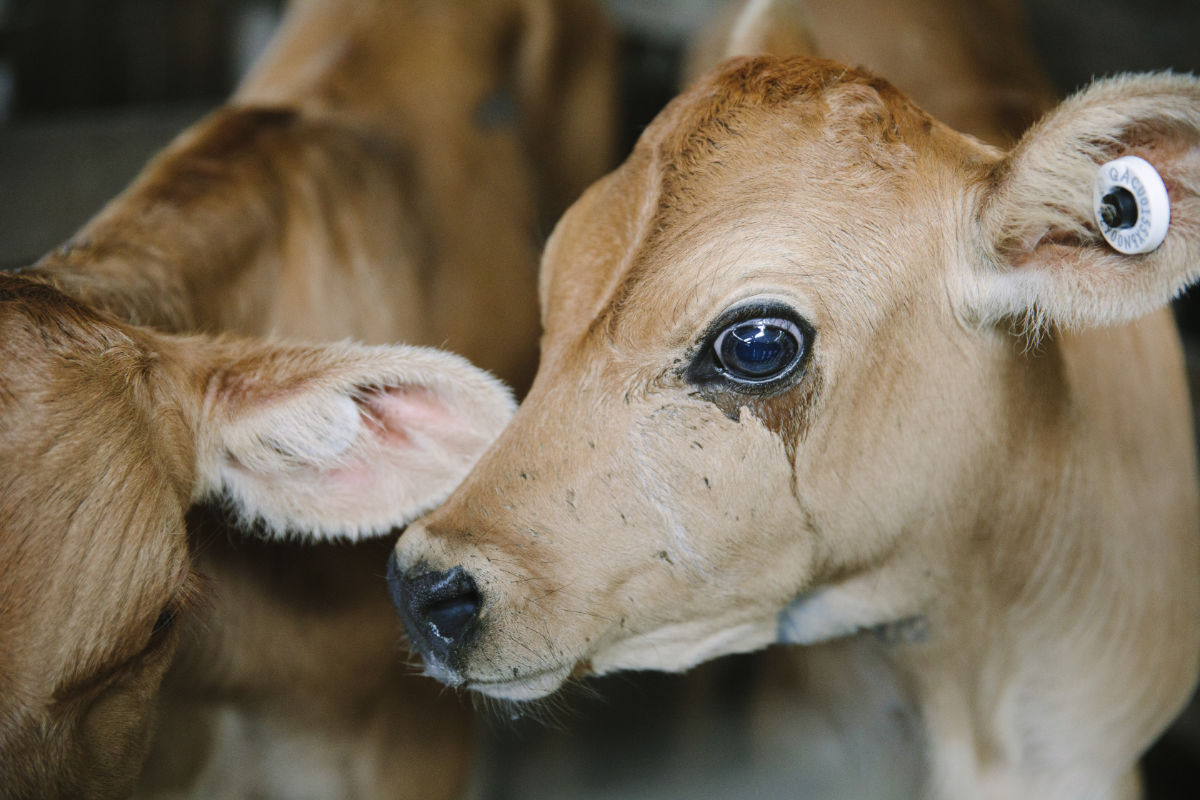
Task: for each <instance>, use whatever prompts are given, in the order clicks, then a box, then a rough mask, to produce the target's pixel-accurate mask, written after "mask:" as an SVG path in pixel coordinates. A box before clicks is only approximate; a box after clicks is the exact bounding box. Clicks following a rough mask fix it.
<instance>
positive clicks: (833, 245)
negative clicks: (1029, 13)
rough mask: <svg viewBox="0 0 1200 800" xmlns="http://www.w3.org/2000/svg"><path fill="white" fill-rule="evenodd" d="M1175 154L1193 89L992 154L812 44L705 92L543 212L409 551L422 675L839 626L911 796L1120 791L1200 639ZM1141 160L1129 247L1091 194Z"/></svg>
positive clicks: (1181, 146) (523, 690) (1172, 701)
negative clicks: (891, 722) (617, 163)
mask: <svg viewBox="0 0 1200 800" xmlns="http://www.w3.org/2000/svg"><path fill="white" fill-rule="evenodd" d="M1198 147H1200V85H1198V84H1197V82H1196V81H1195V80H1194V79H1191V78H1183V77H1174V76H1167V75H1159V76H1143V77H1126V78H1119V79H1114V80H1111V81H1109V82H1105V83H1099V84H1097V85H1096V86H1094V87H1092V88H1091V89H1089V90H1087V91H1085V92H1083V93H1081V94H1080V95H1079V96H1077V97H1075V98H1073V99H1071V100H1069V101H1068V102H1066V103H1064V104H1063V105H1062V106H1061V107H1060V108H1059V109H1057V110H1055V111H1053V112H1051V113H1050V114H1049V115H1047V117H1046V118H1044V119H1043V120H1042V121H1041V122H1040V123H1039V124H1038V125H1036V126H1035V127H1034V128H1033V129H1031V131H1030V132H1029V133H1027V134H1026V135H1025V136H1024V137H1023V138H1022V140H1021V141H1020V142H1019V143H1018V144H1017V145H1016V147H1015V148H1014V149H1013V150H1012V151H1011V152H1009V153H1003V152H1001V151H999V150H996V149H993V148H991V147H989V146H986V145H983V144H981V143H980V142H978V141H977V140H975V139H972V138H970V137H968V136H964V135H960V134H958V133H956V132H954V131H953V130H951V129H949V128H948V127H946V126H944V125H942V124H940V123H938V122H937V121H935V120H933V119H931V118H930V117H929V116H927V115H926V114H925V113H924V112H922V111H921V110H920V109H918V108H917V107H915V106H914V105H913V104H911V103H910V102H909V101H908V100H907V99H906V98H905V97H904V96H903V95H902V94H900V93H899V92H897V91H896V90H895V89H893V88H892V87H891V86H890V85H889V84H887V83H886V82H884V81H882V80H879V79H877V78H875V77H873V76H871V75H869V74H864V73H862V72H859V71H856V70H854V69H849V68H846V67H843V66H841V65H838V64H834V63H831V62H824V61H816V60H806V59H782V60H781V59H775V58H758V59H749V60H735V61H733V62H730V63H728V64H726V65H724V66H723V68H721V69H719V70H718V71H717V72H715V73H714V74H712V75H710V76H708V77H707V78H705V79H703V80H702V81H700V82H699V83H698V84H697V85H695V86H694V87H693V88H692V89H690V90H689V91H688V92H686V93H685V94H683V95H682V96H681V97H679V98H677V99H676V100H675V101H674V102H673V103H672V104H671V105H670V106H668V108H667V109H666V110H665V111H664V112H663V113H662V114H660V116H659V117H658V119H657V120H656V121H655V122H654V123H653V124H652V125H651V126H650V127H649V128H648V129H647V130H646V132H645V133H644V134H643V136H642V138H641V140H640V142H639V143H638V145H637V147H636V149H635V151H634V152H633V154H632V155H631V156H630V158H629V159H628V160H627V161H626V163H625V164H624V165H623V166H622V167H621V168H620V169H618V170H617V171H616V172H614V173H613V174H611V175H610V176H609V177H607V178H605V179H604V180H602V181H600V182H599V183H597V184H596V185H594V186H593V187H592V188H591V189H590V190H589V191H588V192H587V193H586V194H585V195H584V196H583V198H582V199H581V200H580V201H579V202H578V203H576V205H575V206H574V207H573V208H572V209H571V210H570V211H569V212H568V213H567V215H566V216H565V217H564V219H563V220H562V221H561V222H560V223H559V225H558V227H557V229H556V230H555V232H554V234H553V236H552V237H551V241H550V243H549V246H548V248H547V251H546V254H545V256H544V260H543V265H542V274H541V285H540V291H541V300H542V309H543V312H542V316H543V323H544V326H545V335H544V337H543V342H542V361H541V365H540V367H539V371H538V374H537V377H536V378H535V381H534V385H533V388H532V390H531V392H530V393H529V395H528V397H527V399H526V400H525V401H524V403H523V404H522V406H521V408H520V410H519V411H518V413H517V415H516V417H515V418H514V420H513V421H512V423H510V425H509V426H508V427H507V428H506V429H505V432H504V433H503V434H502V435H501V437H500V439H499V440H498V441H497V442H496V443H494V444H493V445H492V447H491V448H490V449H489V450H488V451H487V452H486V453H485V455H484V456H483V458H482V459H481V461H480V462H479V463H478V464H477V465H476V467H475V468H474V469H473V471H472V472H471V473H470V474H469V475H468V477H467V478H466V480H465V481H464V483H463V484H461V485H460V487H459V488H458V489H457V490H456V491H455V493H454V494H452V496H451V498H450V500H449V501H448V502H447V503H446V504H445V505H444V506H442V507H440V508H439V509H438V510H436V511H435V512H433V513H432V514H430V515H429V516H428V517H426V518H425V519H424V520H423V521H421V522H419V523H417V524H415V525H413V526H412V527H410V529H409V530H408V532H407V533H406V534H405V535H404V536H403V537H402V539H401V541H400V543H399V545H398V546H397V550H396V553H395V555H394V559H393V561H392V564H391V582H392V587H393V595H394V599H395V600H396V603H397V606H398V608H399V610H400V612H401V615H402V616H403V617H404V618H405V621H406V623H407V625H408V628H409V630H410V633H411V634H412V636H413V638H414V640H415V641H416V642H417V643H418V646H419V647H420V648H421V651H422V654H423V656H424V659H425V663H426V667H427V670H428V671H429V672H430V673H431V674H433V675H435V676H436V677H438V678H440V679H441V680H443V681H445V682H447V683H450V684H452V685H461V686H466V687H469V688H471V689H475V690H478V691H480V692H483V693H486V694H489V695H493V696H496V697H501V698H510V699H528V698H535V697H540V696H542V695H545V694H547V693H549V692H551V691H553V690H554V689H556V688H557V687H558V686H559V685H560V684H562V683H563V682H564V681H565V680H566V679H567V678H568V677H569V676H572V675H576V676H578V675H586V674H590V673H596V674H599V673H606V672H611V671H614V670H619V669H662V670H683V669H686V668H688V667H690V666H692V665H694V664H697V663H699V662H701V661H704V660H707V659H711V658H714V657H717V656H720V655H723V654H726V653H733V652H739V651H747V650H754V649H757V648H761V647H764V646H766V645H768V644H771V643H774V642H785V643H801V644H819V643H823V642H827V641H830V640H834V639H841V638H844V637H857V638H858V639H862V640H863V641H864V642H865V646H866V647H867V648H868V649H870V650H872V652H873V655H872V658H880V659H882V661H883V662H884V663H886V664H887V665H889V667H888V668H889V669H890V670H891V671H892V672H893V674H894V675H895V677H896V681H897V685H899V686H901V687H904V688H903V694H905V696H906V698H907V701H908V702H910V703H911V704H912V707H913V709H914V710H915V712H916V714H917V715H918V718H919V719H920V721H921V725H920V727H921V729H922V730H923V740H924V742H925V745H926V749H927V752H928V758H927V767H928V769H927V777H926V783H927V790H928V791H929V792H930V793H931V794H932V795H933V796H936V797H944V798H959V797H994V798H999V797H1011V798H1032V797H1045V798H1051V797H1054V798H1062V797H1080V798H1082V797H1119V796H1125V797H1128V796H1135V795H1136V793H1137V778H1136V763H1137V760H1138V758H1139V756H1140V754H1141V753H1142V752H1143V750H1144V749H1145V748H1146V747H1147V746H1148V744H1149V743H1150V742H1151V741H1152V739H1153V738H1154V737H1155V736H1156V735H1157V734H1158V733H1159V732H1160V731H1161V730H1162V729H1163V728H1164V727H1165V726H1166V725H1167V723H1168V722H1169V721H1170V719H1171V718H1172V716H1173V715H1174V714H1175V713H1176V711H1177V710H1178V709H1179V708H1180V706H1181V705H1182V703H1183V702H1184V701H1185V699H1186V698H1187V696H1188V694H1189V693H1190V691H1191V689H1192V687H1193V685H1194V682H1195V679H1196V674H1197V655H1198V654H1200V641H1198V637H1200V626H1198V625H1197V623H1198V621H1200V619H1198V615H1200V582H1198V577H1200V547H1198V544H1200V543H1198V540H1197V521H1198V520H1197V491H1196V465H1195V458H1194V454H1193V439H1192V430H1191V423H1190V413H1189V406H1188V398H1187V392H1186V388H1185V382H1184V375H1183V365H1182V357H1181V350H1180V344H1179V341H1178V337H1177V334H1176V332H1175V331H1174V329H1173V324H1172V321H1171V318H1170V316H1169V314H1168V312H1167V311H1166V310H1164V309H1163V306H1164V305H1165V304H1166V302H1167V301H1168V299H1169V298H1170V297H1171V296H1173V294H1174V293H1176V292H1178V291H1179V290H1180V289H1181V288H1182V287H1183V286H1185V285H1186V284H1187V283H1188V282H1189V281H1191V280H1192V279H1193V278H1194V277H1196V274H1197V271H1198V270H1200V201H1198V199H1197V189H1198V187H1200V149H1198ZM1129 153H1134V154H1138V155H1141V156H1142V157H1144V158H1146V159H1147V160H1149V161H1151V162H1152V163H1154V164H1155V166H1156V167H1157V169H1158V170H1159V172H1160V173H1161V174H1162V175H1163V178H1164V180H1165V182H1166V184H1167V186H1168V188H1169V191H1170V196H1171V213H1172V222H1171V229H1170V232H1169V233H1168V235H1167V239H1166V241H1165V242H1164V243H1163V245H1162V246H1161V247H1160V248H1159V249H1158V250H1156V251H1154V252H1152V253H1149V254H1145V255H1140V256H1124V255H1120V254H1118V253H1115V252H1114V251H1112V250H1110V249H1109V248H1108V247H1107V245H1106V244H1105V243H1104V242H1103V240H1102V239H1101V238H1100V235H1099V233H1098V231H1097V226H1096V223H1095V222H1094V218H1093V209H1092V197H1091V191H1092V181H1093V177H1094V175H1095V173H1096V170H1097V169H1098V167H1099V165H1100V164H1101V163H1103V162H1105V161H1107V160H1108V159H1110V158H1115V157H1117V156H1120V155H1124V154H1129ZM840 652H842V653H844V654H848V655H847V657H852V656H853V654H854V653H856V652H862V651H861V649H856V648H847V649H845V650H842V651H840Z"/></svg>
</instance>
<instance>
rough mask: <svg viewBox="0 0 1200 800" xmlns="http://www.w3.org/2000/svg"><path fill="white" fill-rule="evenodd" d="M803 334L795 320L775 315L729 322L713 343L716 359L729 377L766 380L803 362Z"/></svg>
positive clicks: (742, 381)
mask: <svg viewBox="0 0 1200 800" xmlns="http://www.w3.org/2000/svg"><path fill="white" fill-rule="evenodd" d="M803 343H804V334H802V333H801V332H800V329H799V328H798V327H796V323H794V322H791V321H790V320H786V319H777V318H774V317H770V318H766V319H751V320H747V321H745V322H739V323H737V324H736V325H730V326H729V327H728V328H726V329H725V330H723V331H721V333H720V334H719V335H718V336H717V340H716V342H714V343H713V359H714V360H715V361H716V364H717V367H718V368H719V369H720V370H721V372H723V373H724V374H725V376H726V377H727V378H729V379H730V380H733V381H736V382H738V383H765V382H766V381H773V380H776V379H777V378H781V377H783V376H784V375H786V374H787V373H789V372H791V371H792V370H794V369H795V368H796V365H797V364H799V363H800V354H801V352H802V350H803Z"/></svg>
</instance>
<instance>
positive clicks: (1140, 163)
mask: <svg viewBox="0 0 1200 800" xmlns="http://www.w3.org/2000/svg"><path fill="white" fill-rule="evenodd" d="M1092 209H1093V212H1094V213H1095V215H1096V224H1097V225H1099V226H1100V233H1101V234H1102V235H1103V236H1104V239H1105V241H1107V242H1108V243H1109V244H1110V245H1112V248H1113V249H1114V250H1116V251H1117V252H1120V253H1125V254H1127V255H1136V254H1139V253H1149V252H1150V251H1152V250H1155V249H1156V248H1157V247H1158V246H1159V245H1160V244H1162V243H1163V239H1165V238H1166V237H1167V227H1168V225H1170V222H1171V201H1170V199H1169V198H1168V197H1167V187H1166V184H1164V183H1163V179H1162V176H1161V175H1159V174H1158V170H1156V169H1155V168H1154V166H1153V165H1152V164H1151V163H1150V162H1149V161H1146V160H1145V159H1143V158H1138V157H1137V156H1123V157H1121V158H1118V159H1116V160H1115V161H1109V162H1108V163H1107V164H1104V165H1102V166H1101V167H1100V169H1099V170H1097V172H1096V180H1095V182H1094V183H1093V186H1092Z"/></svg>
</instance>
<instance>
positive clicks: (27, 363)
mask: <svg viewBox="0 0 1200 800" xmlns="http://www.w3.org/2000/svg"><path fill="white" fill-rule="evenodd" d="M0 363H3V364H4V367H3V370H2V371H0V412H2V413H0V465H3V466H2V473H0V486H3V491H2V492H0V563H3V565H4V568H3V570H2V571H0V641H3V643H4V644H3V647H0V752H3V754H4V759H3V760H4V769H3V771H2V772H0V796H3V797H33V796H37V797H51V796H76V797H78V796H88V797H103V796H112V795H121V794H124V793H127V792H128V791H129V790H130V788H131V787H132V785H133V783H134V781H135V780H136V779H137V777H138V775H139V773H140V766H141V758H142V757H143V755H144V751H145V747H146V745H147V741H148V738H149V733H150V730H151V727H152V720H153V713H154V698H155V694H156V692H157V689H158V686H159V683H160V681H161V679H162V677H163V674H164V672H165V671H166V668H167V666H168V665H169V663H170V661H171V659H172V655H173V653H174V652H175V649H176V638H177V635H176V633H175V626H174V624H173V623H174V622H175V620H176V619H177V618H178V617H180V615H184V614H187V613H188V607H189V604H193V603H196V602H203V592H204V587H203V585H202V584H201V582H200V581H199V580H198V579H197V577H196V575H195V574H194V572H193V570H192V557H191V553H190V552H189V539H188V536H187V532H186V530H185V522H184V516H185V513H186V512H187V511H188V509H189V507H191V506H192V505H194V504H196V503H198V502H202V501H205V500H217V501H218V502H223V503H225V504H226V505H227V506H228V508H229V509H230V511H231V512H232V513H233V514H234V515H235V516H236V517H238V518H240V520H241V521H242V523H243V524H244V526H245V527H246V528H248V529H252V530H254V531H255V534H254V535H259V536H266V537H278V536H300V537H316V538H337V537H343V538H351V539H353V538H356V537H363V536H373V535H381V534H385V533H387V532H389V531H391V530H392V529H393V528H394V527H395V526H398V525H402V524H403V523H404V522H406V521H407V520H408V519H410V518H411V517H412V516H414V515H415V514H416V513H419V512H420V511H423V510H426V509H428V508H429V507H430V506H431V505H432V504H433V503H434V502H436V501H437V500H439V499H440V498H441V497H443V496H445V494H446V493H448V491H449V490H450V489H451V488H452V486H453V485H454V483H455V482H456V481H457V480H458V479H459V478H461V477H462V475H463V474H465V472H466V471H467V469H468V468H469V466H470V464H471V463H472V462H473V461H474V459H475V458H476V457H477V455H478V454H479V453H480V452H481V451H482V449H483V447H484V446H485V445H486V444H487V443H488V442H489V441H490V440H491V439H492V437H493V436H494V435H495V434H496V433H497V432H498V431H499V429H500V427H501V426H502V425H503V424H504V422H505V421H507V419H508V417H509V416H510V414H511V407H512V401H511V399H510V397H509V395H508V393H507V391H506V390H505V389H503V388H502V387H501V386H500V385H499V384H498V383H497V382H496V381H494V380H493V379H491V378H490V377H488V376H487V375H485V374H484V373H482V372H480V371H479V370H477V369H475V368H473V367H471V366H469V365H468V364H467V363H466V362H465V361H463V360H462V359H460V358H458V357H455V356H450V355H448V354H445V353H441V352H438V351H433V350H427V349H422V348H412V347H394V348H389V347H365V346H355V345H349V344H343V345H330V346H322V347H303V346H283V345H271V344H251V343H248V342H240V341H234V340H210V339H204V338H201V337H189V338H185V337H174V336H165V335H160V334H156V333H153V332H151V331H149V330H146V329H141V328H137V327H134V326H130V325H126V324H122V323H120V322H117V321H116V320H114V319H112V318H110V317H107V316H104V315H101V314H98V313H96V312H94V311H93V310H91V309H89V308H88V307H86V306H83V305H81V304H79V303H77V302H75V301H73V300H71V299H69V298H67V297H66V296H65V295H63V294H61V293H59V292H58V291H56V290H54V289H52V288H50V287H48V286H45V285H41V284H38V283H35V282H33V281H29V280H25V279H22V278H17V277H12V276H5V275H0ZM381 588H382V587H381Z"/></svg>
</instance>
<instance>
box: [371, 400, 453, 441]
mask: <svg viewBox="0 0 1200 800" xmlns="http://www.w3.org/2000/svg"><path fill="white" fill-rule="evenodd" d="M358 403H359V405H361V406H362V407H363V408H364V410H365V411H366V412H367V413H366V414H364V418H365V419H366V421H367V425H368V427H369V428H370V429H371V430H372V431H373V432H374V433H375V434H376V435H378V436H380V437H382V438H383V439H384V441H386V442H387V443H388V444H391V445H405V444H410V443H411V441H412V440H411V438H410V437H409V434H408V432H409V431H412V430H422V429H432V428H444V427H446V426H447V425H448V424H453V423H454V421H455V420H454V416H453V415H452V414H451V413H450V412H449V411H448V410H447V409H446V405H445V403H444V402H443V401H442V399H441V398H440V397H438V395H437V393H435V392H432V391H430V390H429V389H425V388H422V387H419V386H389V387H387V388H386V389H375V390H372V391H370V392H369V393H367V394H365V395H363V396H361V397H359V398H358Z"/></svg>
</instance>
